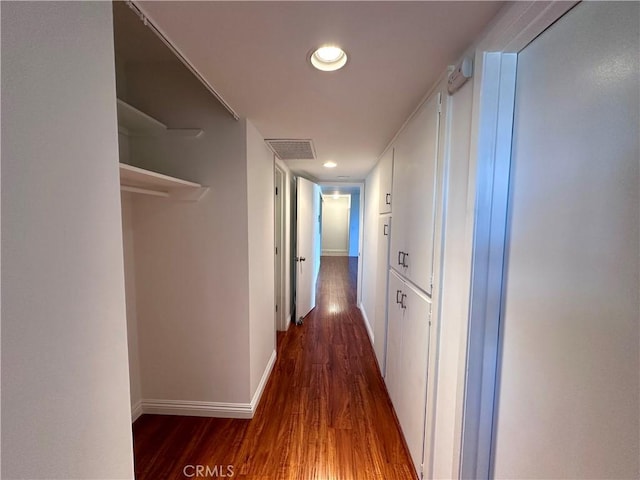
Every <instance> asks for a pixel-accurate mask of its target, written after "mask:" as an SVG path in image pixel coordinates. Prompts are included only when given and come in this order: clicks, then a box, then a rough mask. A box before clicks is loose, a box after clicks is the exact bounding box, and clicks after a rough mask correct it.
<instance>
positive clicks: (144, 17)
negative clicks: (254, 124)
mask: <svg viewBox="0 0 640 480" xmlns="http://www.w3.org/2000/svg"><path fill="white" fill-rule="evenodd" d="M127 5H129V8H131V10H133V11H134V13H135V14H136V15H137V16H138V18H140V20H141V21H142V23H144V24H145V25H146V26H147V27H149V28H150V29H151V31H152V32H153V33H155V34H156V35H157V36H158V38H159V39H160V40H162V43H164V44H165V45H166V46H167V47H168V48H169V50H171V51H172V52H173V54H174V55H175V56H176V57H178V59H179V60H180V61H181V62H182V63H183V64H184V66H185V67H187V68H188V69H189V70H190V71H191V73H193V74H194V75H195V76H196V78H197V79H198V80H200V82H201V83H202V84H203V85H204V86H205V87H206V89H207V90H209V92H211V94H212V95H213V96H214V97H216V99H217V100H218V101H219V102H220V103H221V104H222V106H223V107H224V108H225V109H226V110H227V111H228V112H229V113H230V114H231V116H232V117H233V118H234V120H240V116H239V115H238V114H237V113H236V111H235V110H234V109H233V108H232V107H231V105H229V104H228V103H227V102H226V101H225V99H224V98H222V95H220V94H219V93H218V92H217V91H216V89H215V88H213V86H212V85H211V84H210V83H209V82H208V81H207V80H206V79H205V78H204V77H203V76H202V75H201V74H200V72H198V70H197V69H196V67H194V66H193V65H192V64H191V62H190V61H189V60H188V59H187V57H185V56H184V55H183V54H182V52H180V50H179V49H178V47H176V46H175V45H174V44H173V43H171V41H170V40H169V39H168V38H167V36H166V35H165V34H164V33H163V32H162V30H160V29H159V28H158V27H156V26H155V25H154V24H153V22H152V21H151V20H150V19H149V17H147V15H146V14H145V13H144V12H143V11H142V9H141V8H140V7H139V6H138V5H136V3H135V2H134V1H132V0H127Z"/></svg>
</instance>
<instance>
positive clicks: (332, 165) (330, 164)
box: [323, 162, 338, 168]
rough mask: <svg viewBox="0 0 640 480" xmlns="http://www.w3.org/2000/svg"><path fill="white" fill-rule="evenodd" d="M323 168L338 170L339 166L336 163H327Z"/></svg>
mask: <svg viewBox="0 0 640 480" xmlns="http://www.w3.org/2000/svg"><path fill="white" fill-rule="evenodd" d="M323 166H324V168H336V167H337V166H338V164H337V163H336V162H325V163H324V164H323Z"/></svg>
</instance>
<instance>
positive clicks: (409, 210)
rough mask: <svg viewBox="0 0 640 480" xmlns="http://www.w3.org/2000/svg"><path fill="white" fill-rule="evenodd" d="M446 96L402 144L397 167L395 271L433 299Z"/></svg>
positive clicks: (426, 109)
mask: <svg viewBox="0 0 640 480" xmlns="http://www.w3.org/2000/svg"><path fill="white" fill-rule="evenodd" d="M439 129H440V93H436V94H435V95H433V96H432V97H431V98H430V99H429V100H428V101H427V102H426V103H425V104H424V105H423V106H422V108H421V109H420V110H419V111H418V113H417V114H416V116H415V117H414V118H413V119H411V121H410V122H409V124H408V125H407V127H406V128H405V130H404V131H403V132H402V134H401V135H400V137H399V138H398V142H397V143H396V147H395V154H394V162H393V192H394V199H393V203H394V205H393V217H394V218H393V228H394V232H393V235H392V237H391V256H390V262H391V266H392V267H393V268H394V269H396V270H397V271H398V272H400V273H401V274H402V275H403V276H404V277H406V278H408V279H409V280H411V281H412V282H413V283H415V284H416V285H417V286H418V287H419V288H420V289H422V290H424V291H425V292H427V294H429V295H431V284H432V276H433V247H434V231H435V205H436V201H435V200H436V190H437V188H436V173H437V166H438V165H437V159H438V132H439Z"/></svg>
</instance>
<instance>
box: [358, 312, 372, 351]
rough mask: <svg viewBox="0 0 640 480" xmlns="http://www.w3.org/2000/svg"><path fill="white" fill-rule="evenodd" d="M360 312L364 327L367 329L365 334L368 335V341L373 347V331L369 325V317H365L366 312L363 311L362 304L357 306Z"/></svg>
mask: <svg viewBox="0 0 640 480" xmlns="http://www.w3.org/2000/svg"><path fill="white" fill-rule="evenodd" d="M358 308H359V309H360V312H362V316H363V317H364V326H365V327H366V328H367V333H368V334H369V341H370V342H371V345H372V346H373V330H371V324H370V323H369V317H367V312H365V311H364V305H362V302H361V303H360V304H359V305H358Z"/></svg>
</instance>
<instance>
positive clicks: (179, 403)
mask: <svg viewBox="0 0 640 480" xmlns="http://www.w3.org/2000/svg"><path fill="white" fill-rule="evenodd" d="M142 412H143V413H150V414H154V415H185V416H190V417H218V418H253V410H252V409H251V404H250V403H223V402H196V401H190V400H143V401H142Z"/></svg>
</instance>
